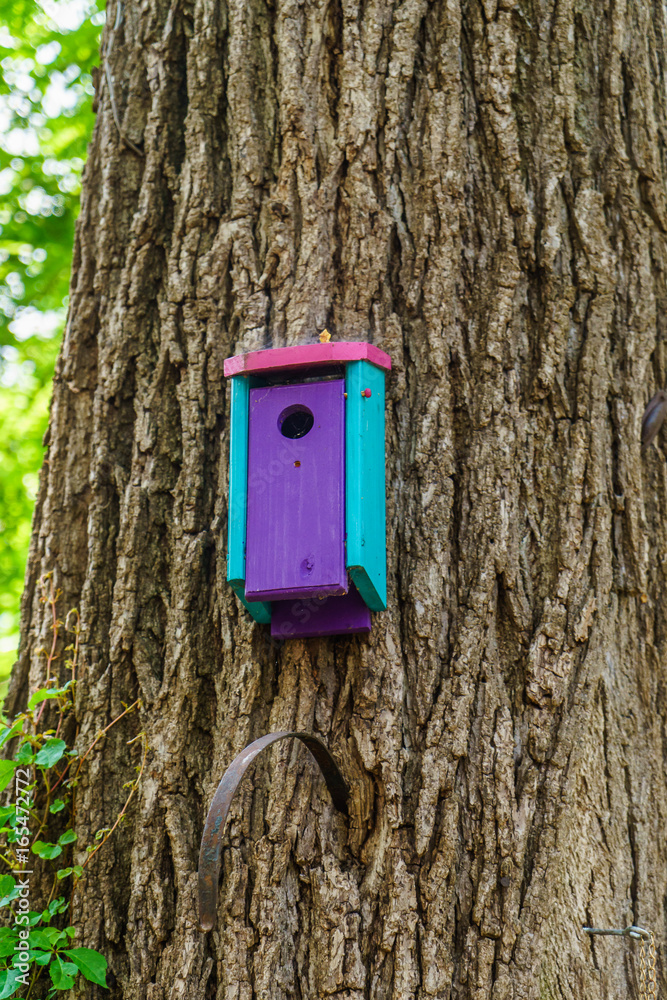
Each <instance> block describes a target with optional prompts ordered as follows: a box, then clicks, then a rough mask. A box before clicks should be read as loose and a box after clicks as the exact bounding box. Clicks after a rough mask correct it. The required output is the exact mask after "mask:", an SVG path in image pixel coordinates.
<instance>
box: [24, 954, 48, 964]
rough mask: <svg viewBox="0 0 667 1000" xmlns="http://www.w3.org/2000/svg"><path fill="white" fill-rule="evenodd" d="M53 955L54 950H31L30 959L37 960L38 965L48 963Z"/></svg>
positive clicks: (30, 960) (31, 960)
mask: <svg viewBox="0 0 667 1000" xmlns="http://www.w3.org/2000/svg"><path fill="white" fill-rule="evenodd" d="M52 955H53V952H52V951H29V952H28V961H29V962H37V965H48V964H49V962H50V961H51V956H52Z"/></svg>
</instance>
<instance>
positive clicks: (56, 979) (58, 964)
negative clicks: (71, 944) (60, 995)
mask: <svg viewBox="0 0 667 1000" xmlns="http://www.w3.org/2000/svg"><path fill="white" fill-rule="evenodd" d="M76 973H77V966H76V965H74V964H73V963H72V962H63V960H62V958H61V957H60V955H54V957H53V960H52V962H51V964H50V965H49V975H50V976H51V982H52V983H53V985H54V986H55V988H56V989H57V990H71V989H72V987H73V986H74V979H73V976H75V975H76Z"/></svg>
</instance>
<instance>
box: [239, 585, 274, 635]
mask: <svg viewBox="0 0 667 1000" xmlns="http://www.w3.org/2000/svg"><path fill="white" fill-rule="evenodd" d="M232 589H233V591H234V593H235V594H236V596H237V597H238V599H239V601H240V602H241V604H242V605H243V607H244V608H246V609H247V610H248V611H249V612H250V614H251V615H252V617H253V618H254V619H255V621H256V622H259V623H260V625H270V624H271V603H270V602H269V601H246V599H245V581H241V585H240V586H238V587H237V586H235V585H234V583H232Z"/></svg>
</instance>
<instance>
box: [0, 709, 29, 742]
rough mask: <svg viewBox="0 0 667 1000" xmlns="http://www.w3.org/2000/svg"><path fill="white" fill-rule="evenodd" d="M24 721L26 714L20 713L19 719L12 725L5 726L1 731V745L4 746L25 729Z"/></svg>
mask: <svg viewBox="0 0 667 1000" xmlns="http://www.w3.org/2000/svg"><path fill="white" fill-rule="evenodd" d="M24 722H25V716H24V715H19V717H18V719H16V720H15V721H14V723H13V724H12V725H11V726H5V728H4V729H2V730H1V731H0V747H4V745H5V743H6V742H7V741H8V740H11V739H12V737H13V736H18V734H19V733H20V732H21V730H22V729H23V723H24Z"/></svg>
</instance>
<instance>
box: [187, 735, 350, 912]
mask: <svg viewBox="0 0 667 1000" xmlns="http://www.w3.org/2000/svg"><path fill="white" fill-rule="evenodd" d="M290 736H296V738H297V739H299V740H301V742H302V743H305V744H306V746H307V747H308V749H309V750H310V752H311V754H312V755H313V757H314V758H315V760H316V761H317V763H318V764H319V768H320V771H321V772H322V775H323V777H324V780H325V782H326V785H327V788H328V789H329V794H330V795H331V798H332V800H333V804H334V805H335V807H336V809H338V810H339V811H340V812H342V813H345V815H346V816H347V815H348V811H347V800H348V798H349V795H350V793H349V790H348V787H347V785H346V783H345V779H344V778H343V775H342V774H341V773H340V770H339V768H338V765H337V764H336V761H335V760H334V759H333V757H332V756H331V754H330V753H329V750H328V749H327V747H326V746H325V745H324V743H323V742H322V740H320V739H318V737H317V736H313V735H312V734H311V733H268V734H267V735H266V736H261V737H260V738H259V739H258V740H255V741H254V743H249V744H248V746H247V747H246V748H245V750H243V751H241V753H240V754H239V755H238V757H235V758H234V760H233V761H232V762H231V764H230V765H229V767H228V768H227V770H226V771H225V773H224V774H223V776H222V781H221V782H220V784H219V785H218V787H217V789H216V793H215V795H214V796H213V801H212V802H211V808H210V809H209V811H208V816H207V817H206V823H205V824H204V833H203V834H202V838H201V847H200V850H199V873H198V875H199V926H200V927H201V929H202V930H203V931H210V930H211V929H212V928H213V927H214V926H215V915H216V909H217V906H216V904H217V899H218V882H219V880H220V865H221V861H220V855H221V851H222V834H223V832H224V829H225V820H226V819H227V813H228V812H229V807H230V805H231V803H232V799H233V798H234V792H235V791H236V789H237V788H238V786H239V785H240V783H241V779H242V778H243V775H244V774H245V773H246V771H247V769H248V767H249V766H250V764H252V762H253V760H254V759H255V757H257V755H258V754H260V753H261V752H262V750H266V748H267V747H270V746H271V744H272V743H277V742H278V740H286V739H289V737H290Z"/></svg>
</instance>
